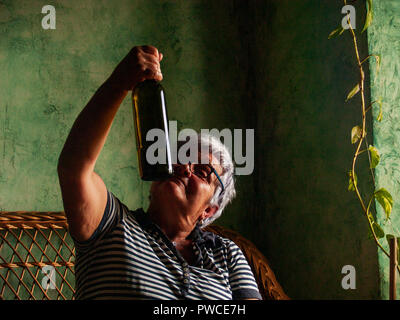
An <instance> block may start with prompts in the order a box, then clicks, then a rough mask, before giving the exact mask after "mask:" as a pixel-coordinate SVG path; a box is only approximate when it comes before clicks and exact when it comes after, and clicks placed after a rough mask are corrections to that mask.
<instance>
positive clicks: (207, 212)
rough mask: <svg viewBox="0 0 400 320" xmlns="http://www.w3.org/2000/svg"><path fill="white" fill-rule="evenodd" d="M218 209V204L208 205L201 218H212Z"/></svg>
mask: <svg viewBox="0 0 400 320" xmlns="http://www.w3.org/2000/svg"><path fill="white" fill-rule="evenodd" d="M218 209H219V207H218V206H208V207H207V208H205V209H204V211H203V214H202V216H201V219H202V220H204V219H208V218H211V217H212V216H213V215H214V214H215V213H216V212H217V211H218Z"/></svg>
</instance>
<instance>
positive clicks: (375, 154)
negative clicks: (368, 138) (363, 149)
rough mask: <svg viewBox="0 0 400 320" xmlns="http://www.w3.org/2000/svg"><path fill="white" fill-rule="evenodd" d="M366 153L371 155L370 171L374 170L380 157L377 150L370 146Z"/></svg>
mask: <svg viewBox="0 0 400 320" xmlns="http://www.w3.org/2000/svg"><path fill="white" fill-rule="evenodd" d="M368 151H369V153H370V155H371V169H374V168H375V167H376V166H377V165H378V163H379V161H380V159H381V157H380V155H379V152H378V149H376V148H375V147H374V146H371V145H370V146H369V148H368Z"/></svg>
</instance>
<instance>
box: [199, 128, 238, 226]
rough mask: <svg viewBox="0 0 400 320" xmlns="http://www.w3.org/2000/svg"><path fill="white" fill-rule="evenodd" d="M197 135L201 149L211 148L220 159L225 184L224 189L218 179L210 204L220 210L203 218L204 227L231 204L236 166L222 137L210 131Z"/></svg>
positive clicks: (213, 154)
mask: <svg viewBox="0 0 400 320" xmlns="http://www.w3.org/2000/svg"><path fill="white" fill-rule="evenodd" d="M197 137H198V145H199V150H209V152H210V154H211V155H212V156H213V158H214V159H217V160H218V161H219V163H218V164H219V165H220V166H221V167H222V174H221V175H220V178H221V180H222V183H223V184H224V191H222V187H221V184H220V183H219V182H218V180H217V183H218V185H217V187H216V188H215V191H214V195H213V196H212V198H211V200H210V205H211V206H218V210H217V211H216V212H215V213H214V215H213V216H212V217H210V218H206V219H204V220H202V223H201V224H200V225H199V226H200V228H204V227H206V226H208V225H209V224H211V223H212V222H214V221H215V220H216V219H218V218H219V217H220V216H221V214H222V211H223V210H224V208H225V207H226V205H227V204H229V203H230V202H231V201H232V200H233V198H234V197H235V196H236V190H235V181H234V173H235V166H234V164H233V161H232V157H231V155H230V153H229V150H228V148H227V147H226V146H225V145H224V144H223V143H222V142H221V140H220V139H218V138H217V137H215V136H213V135H210V134H208V133H207V134H205V133H201V134H197Z"/></svg>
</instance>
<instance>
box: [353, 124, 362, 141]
mask: <svg viewBox="0 0 400 320" xmlns="http://www.w3.org/2000/svg"><path fill="white" fill-rule="evenodd" d="M361 135H362V128H361V127H360V126H355V127H353V129H351V143H352V144H354V143H356V142H357V141H358V140H360V139H361Z"/></svg>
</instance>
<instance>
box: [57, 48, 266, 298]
mask: <svg viewBox="0 0 400 320" xmlns="http://www.w3.org/2000/svg"><path fill="white" fill-rule="evenodd" d="M161 60H162V54H161V53H159V52H158V50H157V49H156V48H155V47H152V46H141V47H134V48H133V49H132V50H131V51H130V52H129V54H128V55H127V56H126V57H125V58H124V59H123V60H122V61H121V62H120V64H119V65H118V66H117V68H116V69H115V70H114V72H113V73H112V75H111V76H110V77H109V78H108V79H107V80H106V81H105V83H104V84H103V85H102V86H101V87H100V88H99V90H98V91H97V92H96V93H95V95H94V96H93V97H92V99H91V100H90V101H89V103H88V104H87V105H86V107H85V108H84V109H83V111H82V112H81V113H80V115H79V116H78V118H77V119H76V121H75V123H74V125H73V127H72V129H71V132H70V134H69V136H68V138H67V141H66V143H65V145H64V148H63V151H62V153H61V155H60V158H59V163H58V175H59V181H60V186H61V192H62V197H63V202H64V210H65V213H66V215H67V219H68V223H69V230H70V234H71V236H72V238H73V239H74V242H75V247H76V265H75V274H76V299H108V300H109V299H212V300H227V299H261V296H260V293H259V291H258V288H257V284H256V282H255V280H254V276H253V274H252V272H251V269H250V267H249V265H248V263H247V261H246V259H245V257H244V255H243V253H242V252H241V250H240V249H239V247H238V246H236V245H235V244H234V243H233V242H232V241H231V240H228V239H225V238H222V237H220V236H217V235H215V234H213V233H211V232H206V231H204V230H202V228H204V227H205V226H206V225H208V224H210V223H212V222H213V221H214V220H215V219H216V218H218V217H219V216H220V215H221V213H222V211H223V209H224V208H225V206H226V205H227V204H228V203H229V202H230V201H231V200H232V199H233V197H234V196H235V186H234V178H233V174H234V166H233V163H232V160H231V157H230V155H229V152H228V151H227V149H226V148H225V146H224V145H223V144H222V143H221V142H220V141H219V140H218V139H216V138H214V137H212V136H208V135H197V137H196V139H197V140H196V141H197V143H198V144H199V146H201V148H199V150H205V149H206V150H209V153H208V154H207V155H206V156H208V159H209V161H208V163H204V161H200V159H202V157H201V156H202V155H201V154H200V153H199V154H198V156H199V157H198V160H199V161H194V162H193V163H191V162H188V163H178V164H175V165H174V175H173V176H172V177H171V178H169V179H166V180H163V181H155V182H153V183H152V184H151V188H150V204H149V207H148V209H147V210H146V212H145V211H144V210H143V209H142V208H140V209H136V210H133V211H132V210H130V209H128V208H127V207H126V205H124V204H123V203H122V202H121V201H120V200H119V199H118V198H117V197H116V196H115V195H114V194H113V193H112V192H110V191H109V190H108V189H107V187H106V186H105V184H104V182H103V180H102V179H101V178H100V176H99V175H98V174H96V173H95V172H94V167H95V163H96V160H97V158H98V156H99V154H100V152H101V149H102V147H103V146H104V143H105V141H106V138H107V135H108V132H109V130H110V127H111V124H112V121H113V119H114V117H115V114H116V112H117V110H118V108H119V106H120V104H121V103H122V101H123V99H124V98H125V97H126V95H127V94H128V91H129V90H132V88H134V87H135V85H136V84H137V83H139V82H140V81H143V80H145V79H155V80H158V81H161V80H162V74H161V70H160V61H161Z"/></svg>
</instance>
